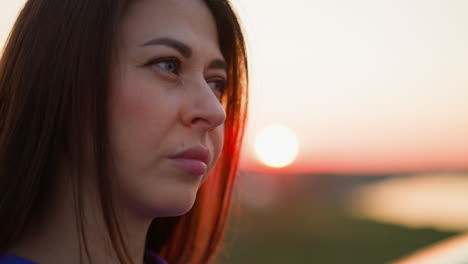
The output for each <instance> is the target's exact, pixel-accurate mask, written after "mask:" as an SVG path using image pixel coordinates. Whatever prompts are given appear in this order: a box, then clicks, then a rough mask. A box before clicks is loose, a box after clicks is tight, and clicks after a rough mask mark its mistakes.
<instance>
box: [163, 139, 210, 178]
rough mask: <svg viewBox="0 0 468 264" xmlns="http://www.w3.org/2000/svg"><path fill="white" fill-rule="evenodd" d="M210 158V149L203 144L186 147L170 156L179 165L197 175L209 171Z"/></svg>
mask: <svg viewBox="0 0 468 264" xmlns="http://www.w3.org/2000/svg"><path fill="white" fill-rule="evenodd" d="M210 159H211V155H210V151H209V150H208V149H207V148H206V147H203V146H201V145H198V146H195V147H191V148H188V149H185V150H183V151H181V152H178V153H176V154H175V155H173V156H170V157H169V160H171V161H172V162H174V163H175V164H176V165H177V166H178V167H180V168H182V169H184V170H185V171H187V172H189V173H190V174H193V175H196V176H199V175H203V174H205V173H206V172H207V170H208V164H209V162H210Z"/></svg>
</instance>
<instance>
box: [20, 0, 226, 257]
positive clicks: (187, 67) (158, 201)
mask: <svg viewBox="0 0 468 264" xmlns="http://www.w3.org/2000/svg"><path fill="white" fill-rule="evenodd" d="M120 37H121V38H120V39H121V41H120V42H119V43H117V45H118V58H117V63H115V65H114V66H115V67H114V69H113V75H112V76H111V79H112V84H111V87H110V94H109V96H110V101H109V122H110V131H111V134H110V142H111V153H112V155H113V160H112V161H113V162H112V163H111V172H112V173H111V175H112V177H113V179H115V180H114V181H113V182H111V186H112V187H113V188H114V192H115V197H114V199H115V204H116V205H117V208H116V209H117V214H118V216H119V217H120V218H119V219H120V221H121V223H122V226H123V228H124V236H125V239H126V243H127V245H129V247H128V249H129V252H130V254H131V257H132V259H133V261H134V262H135V263H143V254H144V243H145V238H146V233H147V231H148V228H149V225H150V223H151V221H152V220H153V219H154V218H157V217H163V216H176V215H181V214H184V213H185V212H187V211H188V210H190V208H191V207H192V206H193V203H194V201H195V198H196V194H197V191H198V189H199V187H200V185H201V184H202V183H203V181H204V180H205V178H206V176H207V174H208V172H207V173H205V174H203V175H193V174H191V173H189V172H187V171H186V170H184V169H182V168H181V167H179V166H177V165H176V164H174V163H173V162H171V160H170V159H169V158H168V157H170V156H172V155H174V154H176V153H179V152H180V151H183V150H186V149H187V148H190V147H193V146H197V145H201V146H203V147H205V148H206V149H208V150H209V152H210V156H211V160H210V162H209V164H207V169H208V170H207V171H209V170H210V169H211V168H212V167H213V166H214V164H215V162H216V160H217V159H218V157H219V155H220V153H221V149H222V142H223V135H224V121H225V118H226V113H225V110H224V109H223V106H222V104H221V103H220V99H221V97H222V88H223V85H222V84H223V80H225V79H226V76H227V74H226V70H225V69H224V68H223V67H221V66H222V63H221V62H222V61H223V56H222V54H221V51H220V49H219V46H218V39H217V32H216V26H215V22H214V19H213V17H212V15H211V13H210V11H209V10H208V8H207V7H206V6H205V4H204V3H203V2H202V1H200V0H190V1H179V0H141V1H135V2H134V3H133V4H132V5H131V6H130V7H129V9H128V10H127V12H126V14H125V16H124V18H123V21H122V25H121V34H120ZM161 38H163V39H168V38H170V39H173V40H177V41H178V42H180V43H183V44H184V45H185V46H187V47H189V49H190V52H189V53H190V56H188V55H189V54H188V53H187V52H186V50H180V48H177V47H174V45H172V44H171V45H167V43H165V44H161V43H157V44H155V43H154V41H153V43H152V44H148V42H149V41H151V40H154V39H161ZM145 44H146V45H145ZM62 172H63V173H62V174H64V175H63V177H66V174H67V169H66V166H64V168H63V170H62ZM84 176H85V188H84V190H87V191H86V192H87V193H85V195H84V197H85V198H86V199H85V218H86V221H87V222H88V224H87V225H86V227H87V230H86V231H87V232H86V235H87V242H88V244H89V248H90V254H91V256H92V258H93V260H94V261H95V262H96V263H117V260H116V256H115V253H113V252H112V250H111V246H110V242H109V241H108V239H107V238H106V234H105V232H104V230H105V226H104V224H103V220H102V215H101V214H100V209H99V208H98V206H97V204H98V203H97V201H98V195H97V191H96V188H95V183H94V181H93V179H94V175H93V173H92V172H91V171H89V172H88V173H87V175H84ZM61 190H63V191H62V192H61V193H58V194H57V199H55V201H57V204H54V205H51V208H52V209H53V210H51V212H50V213H49V214H47V215H48V218H47V219H45V221H43V223H44V224H43V225H42V226H37V225H35V227H34V231H33V232H31V233H28V237H27V238H26V239H25V240H24V241H22V242H21V243H20V244H19V245H18V246H17V247H15V248H14V249H12V252H14V253H16V254H17V255H20V256H23V257H25V258H28V259H31V260H34V261H37V262H39V263H41V264H55V263H57V264H58V263H79V262H78V260H79V250H78V244H77V241H78V234H77V232H76V229H75V226H76V216H75V214H74V212H73V200H72V197H71V193H72V192H70V185H69V184H68V183H67V182H64V184H63V188H61ZM83 260H84V262H83V263H87V260H86V259H83Z"/></svg>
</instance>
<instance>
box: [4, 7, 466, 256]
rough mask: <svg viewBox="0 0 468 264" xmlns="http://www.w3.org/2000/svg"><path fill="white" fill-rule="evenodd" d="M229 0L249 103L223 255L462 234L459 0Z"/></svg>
mask: <svg viewBox="0 0 468 264" xmlns="http://www.w3.org/2000/svg"><path fill="white" fill-rule="evenodd" d="M23 2H24V1H23V0H21V1H20V0H15V1H2V2H1V3H0V43H3V42H4V40H5V39H6V37H7V35H8V31H9V29H10V27H11V25H12V23H13V22H14V18H15V16H16V15H17V12H18V10H19V8H20V6H21V4H22V3H23ZM232 3H233V5H234V6H235V7H236V9H237V11H238V13H239V16H240V18H241V20H242V24H243V26H244V28H245V33H246V37H247V45H248V52H249V57H250V58H249V59H250V69H251V72H250V76H251V94H250V95H251V99H250V115H249V123H248V128H247V131H248V132H247V135H246V140H245V147H244V152H243V158H242V162H241V171H240V173H239V178H238V182H237V186H236V192H235V200H234V204H233V214H232V218H231V220H230V223H229V226H228V232H227V236H226V239H225V245H224V247H225V250H224V252H223V253H222V254H221V256H220V258H219V259H218V263H219V264H231V263H269V264H276V263H325V264H328V263H390V262H393V261H395V260H398V259H401V258H403V257H405V256H407V255H409V254H412V253H413V252H415V251H418V250H420V249H424V248H427V247H430V246H431V245H433V244H434V243H437V242H440V241H445V240H446V239H450V238H452V237H454V236H457V235H460V234H462V233H464V232H465V231H466V230H468V206H467V205H468V104H467V103H466V102H467V101H468V74H467V73H468V16H467V15H466V12H467V11H468V1H464V0H392V1H390V0H354V1H349V0H289V1H279V0H268V1H267V0H255V1H248V0H232ZM453 255H457V256H458V259H457V260H453V258H452V260H448V258H446V259H442V260H439V262H437V263H454V264H456V263H468V250H467V249H466V248H464V250H463V252H461V251H460V252H456V253H452V256H453ZM434 263H435V262H434Z"/></svg>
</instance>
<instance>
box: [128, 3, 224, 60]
mask: <svg viewBox="0 0 468 264" xmlns="http://www.w3.org/2000/svg"><path fill="white" fill-rule="evenodd" d="M121 37H122V38H121V41H122V43H121V44H122V45H123V46H124V47H132V46H135V45H140V44H142V43H144V42H146V41H148V40H150V39H152V38H156V37H169V38H174V39H177V40H179V41H181V42H184V43H186V44H188V45H190V46H191V47H193V48H194V50H195V51H196V50H197V48H200V49H201V48H205V49H206V48H208V49H216V50H219V47H218V36H217V30H216V24H215V21H214V18H213V16H212V14H211V12H210V10H209V9H208V7H207V6H206V4H205V3H203V1H202V0H136V1H131V4H130V5H129V7H128V9H127V10H126V12H125V15H124V17H123V21H122V26H121Z"/></svg>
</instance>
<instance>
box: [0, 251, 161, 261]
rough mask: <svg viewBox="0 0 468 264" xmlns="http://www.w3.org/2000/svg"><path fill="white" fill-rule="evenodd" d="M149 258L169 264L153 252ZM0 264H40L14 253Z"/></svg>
mask: <svg viewBox="0 0 468 264" xmlns="http://www.w3.org/2000/svg"><path fill="white" fill-rule="evenodd" d="M147 254H148V256H149V257H150V258H151V261H152V263H154V264H167V262H166V261H165V260H163V259H162V258H161V257H160V256H158V255H157V254H156V253H154V252H152V251H149V250H148V251H147ZM0 264H38V263H36V262H33V261H31V260H27V259H25V258H22V257H19V256H16V255H15V254H13V253H6V254H5V255H4V256H0Z"/></svg>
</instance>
